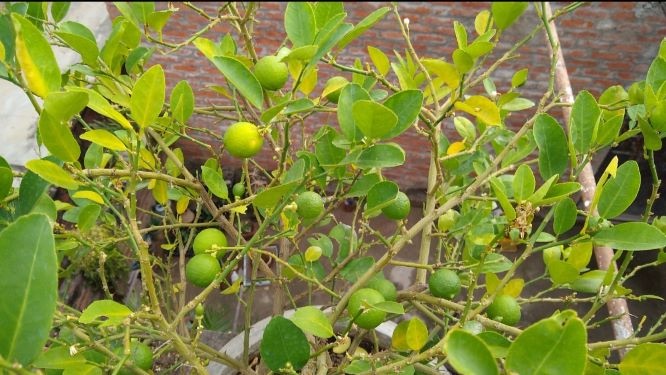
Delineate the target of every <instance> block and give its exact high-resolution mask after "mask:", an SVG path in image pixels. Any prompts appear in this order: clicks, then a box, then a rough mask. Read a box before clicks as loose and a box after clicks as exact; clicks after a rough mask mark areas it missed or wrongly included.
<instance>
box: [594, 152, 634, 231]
mask: <svg viewBox="0 0 666 375" xmlns="http://www.w3.org/2000/svg"><path fill="white" fill-rule="evenodd" d="M640 187H641V172H640V170H639V168H638V163H636V161H634V160H629V161H627V162H625V163H624V164H622V165H621V166H620V167H619V168H618V169H617V171H616V173H615V177H611V178H610V179H609V180H608V181H607V182H606V183H605V184H604V186H603V190H602V191H601V196H600V197H599V203H598V205H597V209H598V211H599V216H601V217H603V218H604V219H612V218H614V217H616V216H619V215H621V214H622V213H623V212H624V211H626V210H627V209H628V208H629V206H631V204H632V203H633V202H634V200H635V199H636V196H637V195H638V191H639V189H640Z"/></svg>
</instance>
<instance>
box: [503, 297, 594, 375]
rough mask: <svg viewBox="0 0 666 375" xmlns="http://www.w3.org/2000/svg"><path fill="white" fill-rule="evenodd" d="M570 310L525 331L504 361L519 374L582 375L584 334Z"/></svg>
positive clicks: (582, 325)
mask: <svg viewBox="0 0 666 375" xmlns="http://www.w3.org/2000/svg"><path fill="white" fill-rule="evenodd" d="M575 315H576V314H575V312H573V311H571V310H567V311H564V312H562V313H560V314H558V315H556V316H553V317H551V318H547V319H543V320H541V321H539V322H537V323H535V324H533V325H532V326H530V327H528V328H527V329H525V330H524V331H523V332H522V333H521V334H520V335H519V336H518V337H517V338H516V340H515V341H514V342H513V344H512V345H511V348H510V349H509V354H508V356H507V358H506V366H507V369H508V370H510V371H515V372H516V373H519V374H535V375H536V374H567V375H582V374H583V373H584V371H585V361H586V357H587V347H586V344H587V331H586V329H585V324H584V323H583V321H582V320H580V319H579V318H578V317H576V316H575Z"/></svg>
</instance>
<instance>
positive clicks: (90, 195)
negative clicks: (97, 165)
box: [72, 190, 104, 204]
mask: <svg viewBox="0 0 666 375" xmlns="http://www.w3.org/2000/svg"><path fill="white" fill-rule="evenodd" d="M72 198H83V199H88V200H90V201H93V202H95V203H99V204H104V198H102V196H101V195H99V194H97V193H95V192H94V191H90V190H80V191H77V192H76V193H74V194H72Z"/></svg>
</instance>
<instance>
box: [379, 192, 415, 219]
mask: <svg viewBox="0 0 666 375" xmlns="http://www.w3.org/2000/svg"><path fill="white" fill-rule="evenodd" d="M410 210H411V204H410V203H409V198H408V197H407V194H405V193H403V192H402V191H399V192H398V195H396V197H395V201H393V203H391V204H390V205H388V206H386V207H384V208H382V213H384V215H385V216H386V217H388V218H389V219H393V220H403V219H405V218H406V217H407V216H408V215H409V211H410Z"/></svg>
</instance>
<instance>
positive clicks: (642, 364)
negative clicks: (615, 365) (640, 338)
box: [619, 342, 666, 375]
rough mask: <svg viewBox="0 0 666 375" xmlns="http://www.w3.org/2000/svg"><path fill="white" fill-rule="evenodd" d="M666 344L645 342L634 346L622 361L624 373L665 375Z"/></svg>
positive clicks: (621, 366)
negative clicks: (665, 357)
mask: <svg viewBox="0 0 666 375" xmlns="http://www.w3.org/2000/svg"><path fill="white" fill-rule="evenodd" d="M664 356H666V344H660V343H651V342H650V343H644V344H640V345H638V346H636V347H634V348H632V349H631V350H630V351H629V352H628V353H627V354H626V355H625V356H624V358H622V361H621V362H620V366H619V368H620V373H621V374H622V375H664V374H666V368H665V367H664Z"/></svg>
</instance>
